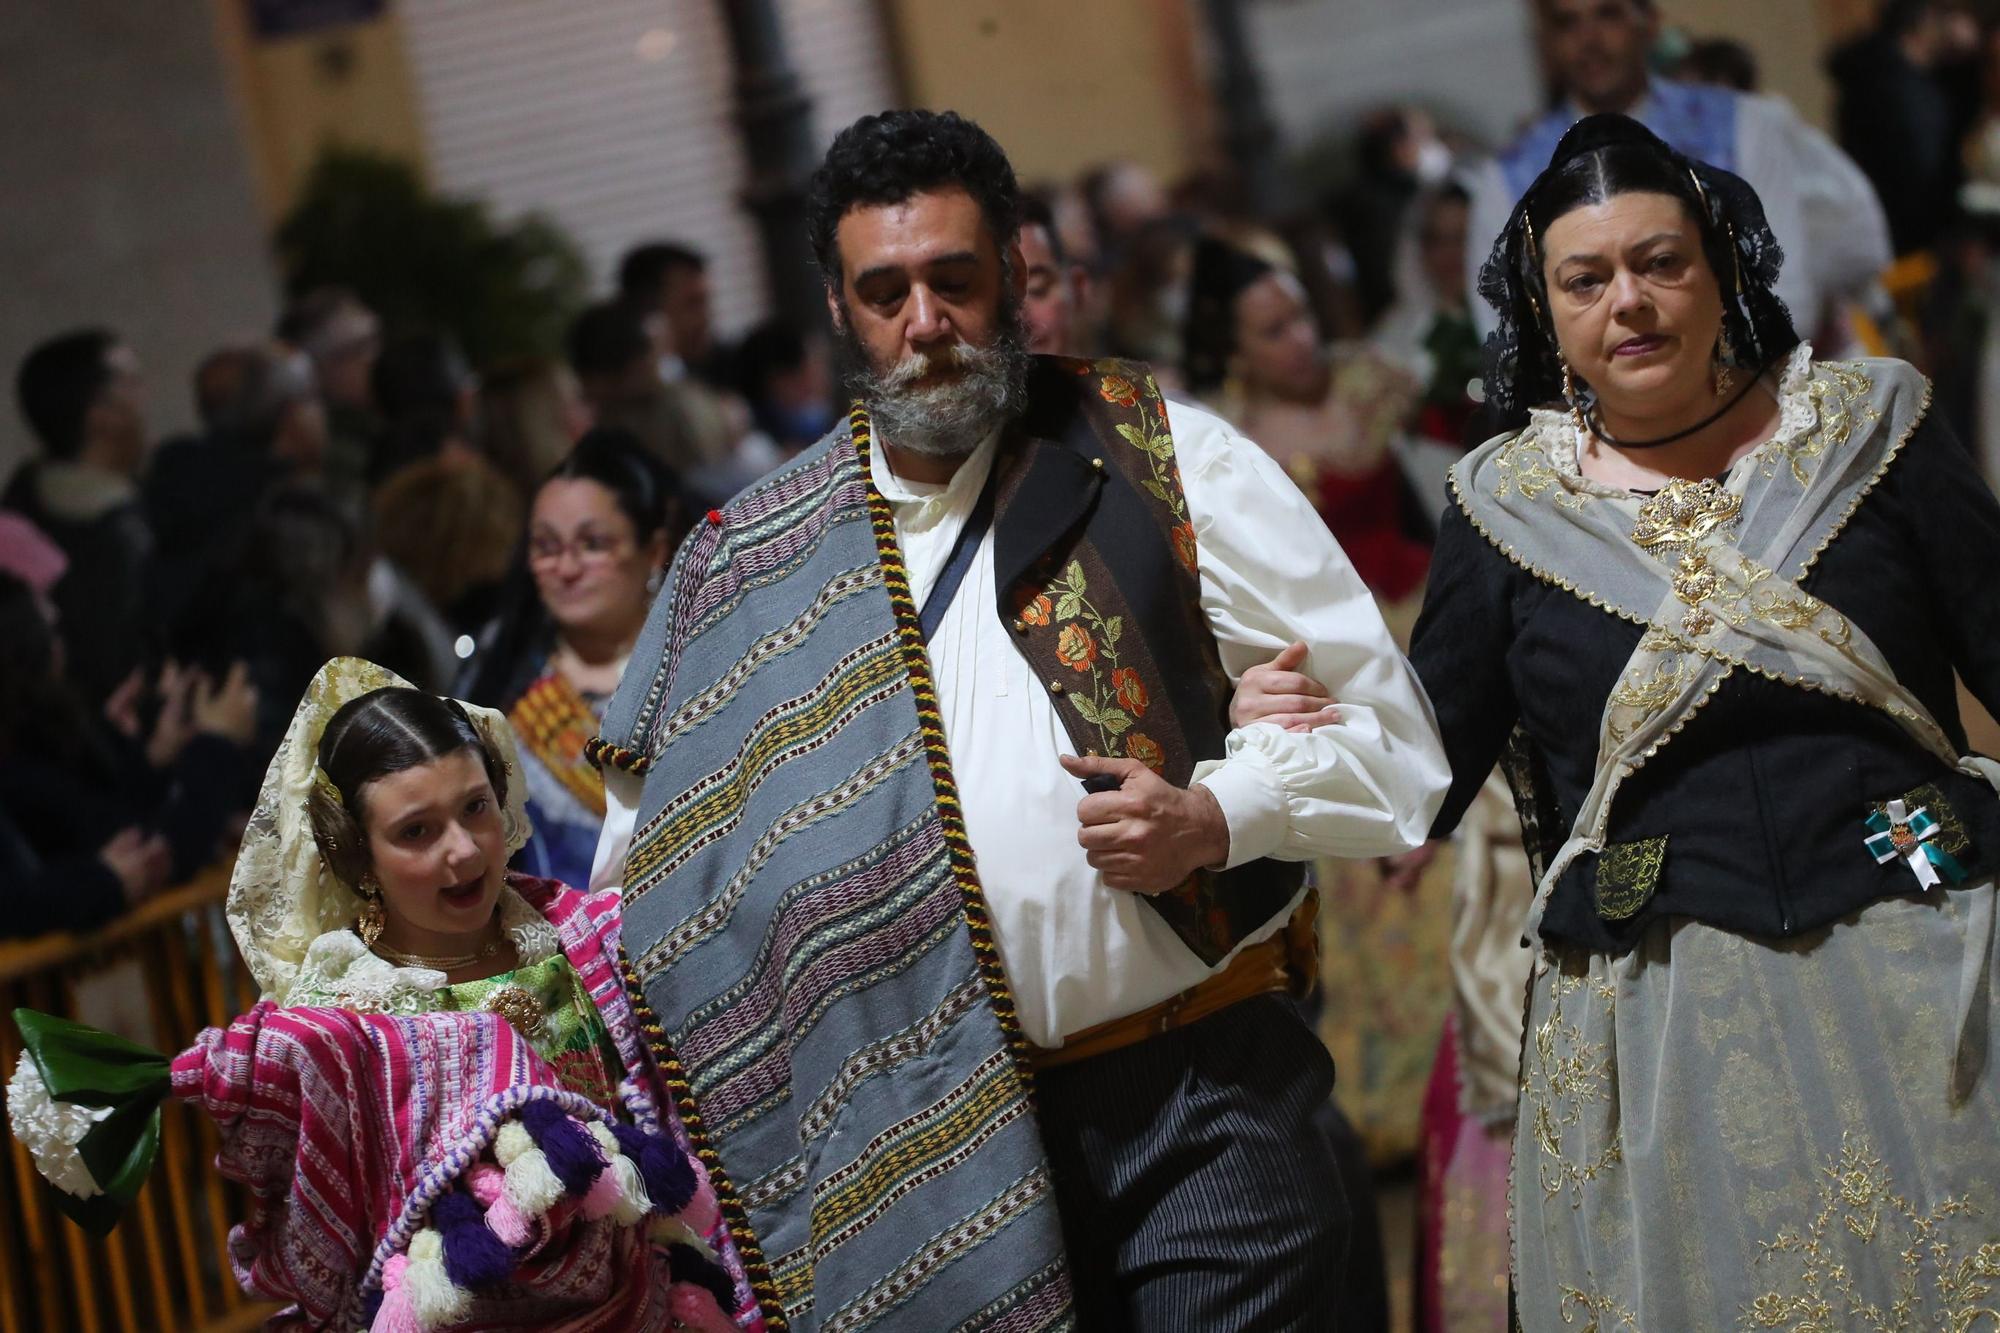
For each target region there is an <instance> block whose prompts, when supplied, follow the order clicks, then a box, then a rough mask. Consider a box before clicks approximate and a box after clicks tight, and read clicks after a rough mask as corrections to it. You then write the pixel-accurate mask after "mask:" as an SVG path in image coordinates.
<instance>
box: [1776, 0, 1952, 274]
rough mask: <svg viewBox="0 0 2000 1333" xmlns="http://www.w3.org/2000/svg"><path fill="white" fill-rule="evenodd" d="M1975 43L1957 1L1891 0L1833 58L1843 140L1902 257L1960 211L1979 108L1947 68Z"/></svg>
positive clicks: (1930, 240)
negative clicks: (1967, 145)
mask: <svg viewBox="0 0 2000 1333" xmlns="http://www.w3.org/2000/svg"><path fill="white" fill-rule="evenodd" d="M1978 41H1979V32H1978V27H1977V25H1976V24H1975V23H1974V22H1973V20H1972V16H1971V15H1970V14H1969V13H1967V12H1966V10H1965V7H1964V5H1963V4H1962V3H1960V0H1888V3H1886V4H1884V5H1883V6H1882V9H1881V12H1880V14H1879V16H1878V18H1877V20H1876V24H1875V28H1874V30H1873V31H1872V32H1870V33H1868V34H1867V35H1865V36H1863V37H1861V38H1858V39H1857V40H1855V41H1853V42H1851V43H1849V44H1848V45H1846V46H1844V47H1842V48H1841V49H1840V50H1838V51H1836V52H1835V53H1834V54H1833V56H1832V58H1831V59H1829V60H1828V61H1827V70H1828V72H1829V73H1830V74H1831V75H1832V76H1833V81H1834V84H1835V86H1836V88H1837V89H1838V91H1839V97H1838V100H1837V102H1836V105H1835V123H1836V124H1837V125H1838V126H1839V129H1840V142H1841V144H1842V145H1843V146H1844V147H1845V148H1846V149H1847V151H1848V152H1849V153H1851V154H1853V156H1854V160H1855V162H1856V163H1858V164H1859V165H1860V167H1861V169H1862V170H1863V171H1864V172H1866V173H1867V174H1868V179H1869V180H1871V181H1873V182H1874V184H1875V191H1876V193H1877V194H1879V195H1880V196H1881V199H1882V207H1883V209H1884V210H1885V211H1886V212H1887V213H1888V215H1889V235H1890V238H1891V240H1893V241H1894V243H1895V247H1896V253H1897V254H1899V255H1902V254H1910V253H1912V252H1914V251H1917V250H1924V249H1928V248H1930V247H1931V245H1933V244H1934V243H1935V242H1936V240H1937V238H1938V236H1939V234H1940V232H1941V231H1942V230H1943V228H1944V227H1945V226H1946V225H1947V224H1948V223H1949V222H1950V221H1951V219H1952V217H1953V216H1954V215H1955V211H1956V206H1957V194H1958V187H1959V183H1960V181H1961V179H1962V178H1963V176H1962V168H1961V166H1960V160H1959V146H1960V144H1961V142H1962V141H1963V139H1964V136H1965V131H1966V130H1967V128H1968V127H1969V125H1970V120H1971V114H1972V110H1973V108H1972V106H1971V105H1970V104H1969V99H1968V98H1967V96H1966V93H1967V91H1968V88H1967V87H1966V85H1965V82H1964V80H1963V79H1958V78H1952V79H1948V78H1947V76H1946V70H1947V67H1949V66H1959V67H1960V69H1959V70H1958V71H1957V73H1960V74H1962V73H1965V72H1966V71H1965V70H1964V68H1963V67H1964V65H1965V62H1966V60H1967V58H1968V57H1970V56H1971V55H1972V54H1973V52H1974V51H1975V50H1976V49H1977V46H1978ZM1753 183H1754V182H1753ZM1778 239H1779V240H1780V241H1783V240H1785V239H1786V238H1785V236H1784V233H1783V232H1780V233H1779V235H1778ZM1787 258H1788V259H1789V256H1788V257H1787Z"/></svg>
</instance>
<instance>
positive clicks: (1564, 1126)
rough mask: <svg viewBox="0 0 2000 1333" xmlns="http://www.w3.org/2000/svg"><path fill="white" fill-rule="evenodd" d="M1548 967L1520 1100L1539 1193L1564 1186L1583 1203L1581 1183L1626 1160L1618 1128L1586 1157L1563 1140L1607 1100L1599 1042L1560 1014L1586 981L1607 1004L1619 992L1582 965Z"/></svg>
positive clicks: (1606, 1066) (1607, 1072)
mask: <svg viewBox="0 0 2000 1333" xmlns="http://www.w3.org/2000/svg"><path fill="white" fill-rule="evenodd" d="M1579 966H1580V965H1579ZM1550 967H1551V969H1552V971H1551V972H1550V974H1549V978H1548V987H1549V1009H1548V1016H1547V1017H1545V1018H1544V1019H1543V1020H1542V1021H1541V1022H1540V1023H1539V1024H1537V1025H1536V1026H1535V1028H1534V1030H1533V1031H1532V1032H1531V1033H1529V1040H1530V1042H1531V1044H1532V1048H1533V1060H1532V1065H1531V1067H1530V1068H1529V1069H1527V1070H1524V1071H1523V1077H1522V1080H1521V1084H1522V1086H1521V1100H1522V1104H1523V1106H1524V1108H1525V1109H1526V1111H1527V1113H1528V1132H1529V1133H1530V1134H1531V1135H1532V1136H1533V1137H1534V1140H1535V1143H1536V1145H1537V1146H1538V1147H1539V1148H1540V1149H1541V1156H1540V1158H1539V1160H1538V1162H1537V1174H1538V1177H1539V1179H1540V1181H1541V1185H1542V1193H1543V1194H1544V1195H1546V1196H1547V1197H1549V1198H1554V1197H1555V1196H1556V1195H1557V1194H1560V1193H1561V1192H1562V1191H1563V1190H1564V1189H1565V1188H1567V1189H1569V1190H1570V1191H1571V1192H1572V1194H1573V1195H1574V1197H1575V1201H1576V1202H1577V1203H1581V1202H1582V1195H1583V1187H1584V1186H1585V1185H1586V1184H1588V1183H1590V1182H1591V1181H1593V1180H1596V1179H1597V1178H1598V1177H1599V1176H1600V1175H1603V1174H1604V1173H1605V1172H1607V1171H1609V1170H1610V1169H1611V1168H1612V1167H1613V1166H1615V1165H1617V1164H1618V1163H1619V1162H1620V1161H1622V1160H1624V1156H1625V1150H1624V1147H1623V1141H1622V1139H1621V1137H1620V1133H1619V1131H1617V1130H1613V1131H1612V1134H1611V1137H1610V1139H1609V1141H1608V1142H1606V1144H1605V1145H1604V1147H1603V1148H1601V1149H1599V1150H1598V1152H1597V1153H1596V1154H1595V1155H1593V1156H1592V1157H1590V1159H1589V1160H1587V1161H1586V1160H1584V1156H1583V1154H1582V1153H1581V1152H1580V1151H1576V1150H1574V1149H1570V1148H1568V1147H1567V1146H1566V1145H1565V1144H1564V1142H1563V1140H1564V1138H1565V1137H1566V1136H1567V1131H1570V1130H1573V1129H1577V1128H1579V1127H1580V1126H1582V1124H1583V1122H1584V1117H1585V1115H1586V1113H1587V1111H1588V1109H1589V1107H1590V1105H1591V1103H1593V1102H1609V1101H1610V1100H1611V1059H1610V1057H1609V1055H1607V1054H1606V1052H1605V1048H1604V1047H1603V1046H1602V1045H1597V1044H1592V1043H1591V1042H1589V1041H1587V1040H1585V1038H1584V1035H1583V1029H1582V1028H1581V1027H1579V1026H1578V1025H1577V1023H1576V1022H1575V1020H1573V1019H1571V1018H1568V1017H1566V1016H1565V1015H1564V1013H1563V1006H1564V1002H1565V1001H1566V1000H1568V999H1570V998H1571V997H1572V996H1576V995H1577V994H1578V993H1579V992H1580V991H1582V990H1583V989H1584V988H1585V987H1586V986H1589V987H1590V989H1591V991H1592V993H1593V994H1595V995H1596V996H1597V998H1598V999H1600V1000H1603V1001H1604V1002H1605V1004H1606V1005H1607V1006H1609V1005H1611V1004H1612V1003H1613V1002H1614V1000H1615V998H1616V994H1617V993H1616V992H1615V991H1613V990H1612V989H1611V987H1610V986H1609V985H1608V984H1606V983H1601V982H1600V983H1596V984H1593V983H1591V981H1590V980H1589V979H1588V978H1587V977H1585V976H1584V975H1583V973H1582V972H1581V971H1570V970H1567V968H1566V966H1565V964H1563V963H1561V962H1555V963H1552V964H1550ZM1607 1021H1609V1020H1608V1018H1607Z"/></svg>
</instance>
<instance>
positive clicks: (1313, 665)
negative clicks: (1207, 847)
mask: <svg viewBox="0 0 2000 1333" xmlns="http://www.w3.org/2000/svg"><path fill="white" fill-rule="evenodd" d="M1168 413H1169V419H1170V422H1171V424H1172V427H1173V433H1174V438H1175V441H1176V450H1177V452H1178V453H1179V454H1180V457H1181V465H1182V469H1183V480H1184V485H1185V489H1186V492H1187V497H1188V509H1189V516H1190V518H1191V520H1192V522H1193V524H1194V527H1195V534H1196V541H1197V547H1198V552H1199V554H1198V566H1199V572H1200V577H1201V600H1202V607H1203V610H1204V611H1205V612H1206V614H1207V617H1208V622H1209V626H1210V628H1211V630H1212V631H1213V632H1214V634H1215V638H1216V645H1217V648H1218V649H1219V651H1220V653H1221V658H1222V665H1223V668H1224V670H1225V671H1227V672H1228V673H1229V676H1230V678H1231V679H1232V680H1237V679H1240V678H1241V677H1242V674H1243V672H1244V671H1246V670H1248V669H1249V668H1250V667H1252V666H1254V665H1256V664H1258V663H1261V662H1266V661H1268V660H1270V659H1271V658H1272V657H1273V656H1275V655H1276V654H1277V653H1278V651H1279V650H1281V649H1282V648H1284V647H1285V646H1286V645H1287V644H1290V643H1292V642H1293V641H1295V640H1297V641H1302V642H1304V643H1305V644H1306V646H1307V657H1306V661H1305V663H1304V664H1303V665H1302V666H1301V667H1300V670H1301V671H1303V672H1304V673H1305V674H1307V675H1310V676H1313V677H1314V678H1316V679H1318V680H1320V681H1321V682H1323V683H1324V684H1325V685H1326V686H1327V688H1328V691H1329V692H1330V693H1331V694H1332V696H1333V697H1334V698H1336V699H1338V700H1339V701H1340V721H1339V722H1338V723H1336V724H1333V725H1329V726H1321V727H1316V728H1314V729H1313V730H1311V731H1306V732H1287V731H1284V730H1282V729H1281V728H1279V727H1277V726H1274V725H1271V724H1269V723H1257V724H1253V725H1251V726H1248V727H1239V728H1237V729H1235V730H1233V731H1231V732H1230V733H1229V736H1228V738H1227V741H1226V743H1225V753H1224V757H1223V758H1222V759H1221V760H1220V761H1209V762H1206V763H1203V764H1201V765H1199V766H1198V767H1197V768H1196V771H1195V778H1196V781H1197V782H1199V783H1200V784H1201V785H1203V786H1205V787H1207V788H1208V789H1209V791H1210V793H1211V794H1212V795H1214V797H1215V798H1216V801H1217V803H1218V804H1219V805H1220V806H1221V807H1222V811H1223V815H1224V818H1225V820H1226V821H1227V823H1228V826H1229V839H1230V849H1229V859H1228V861H1227V864H1228V865H1231V866H1235V865H1241V864H1243V863H1244V862H1246V861H1250V860H1254V859H1256V858H1258V857H1264V856H1273V857H1277V858H1279V859H1281V860H1289V861H1302V860H1308V859H1311V858H1313V857H1316V856H1345V857H1368V856H1379V855H1386V854H1391V853H1395V852H1400V851H1404V850H1407V849H1408V848H1410V847H1413V846H1416V845H1417V844H1419V843H1421V842H1422V841H1423V840H1424V836H1425V833H1426V831H1427V830H1428V828H1429V826H1430V822H1431V817H1432V814H1433V812H1434V811H1435V810H1436V808H1437V803H1438V801H1439V800H1441V799H1442V797H1443V795H1444V790H1445V787H1446V785H1447V783H1448V782H1449V778H1450V775H1449V772H1448V770H1447V769H1446V767H1445V760H1444V752H1443V750H1442V748H1441V747H1440V745H1439V743H1438V737H1437V731H1436V727H1435V725H1434V723H1433V721H1432V717H1431V709H1430V704H1429V702H1428V700H1426V699H1425V697H1424V692H1423V688H1422V686H1421V685H1419V684H1418V682H1417V678H1416V675H1415V673H1414V672H1412V671H1411V669H1410V666H1409V663H1408V662H1406V661H1405V660H1404V658H1403V656H1402V654H1401V653H1399V652H1398V651H1397V650H1396V646H1395V643H1394V641H1393V640H1392V639H1391V638H1390V636H1389V631H1388V628H1387V627H1386V626H1385V625H1384V624H1383V622H1382V616H1381V613H1380V612H1379V611H1378V610H1377V609H1376V605H1375V601H1374V598H1373V596H1372V595H1371V594H1370V593H1369V591H1368V589H1367V587H1366V586H1365V585H1364V584H1363V583H1362V582H1361V579H1360V577H1359V576H1358V575H1357V574H1356V573H1355V572H1354V568H1353V566H1352V565H1351V564H1349V562H1348V560H1347V557H1346V556H1345V555H1344V554H1343V553H1342V552H1341V550H1340V547H1339V544H1338V543H1336V542H1335V541H1334V539H1333V536H1332V534H1331V533H1329V532H1328V531H1327V529H1326V525H1325V524H1324V523H1323V522H1322V521H1321V520H1320V518H1319V516H1318V515H1317V514H1316V513H1315V512H1314V511H1313V508H1312V506H1311V505H1310V504H1309V503H1308V502H1307V500H1306V498H1305V496H1304V495H1303V494H1301V493H1300V491H1299V489H1298V487H1297V486H1296V485H1295V484H1293V482H1292V481H1291V480H1290V479H1289V478H1288V477H1286V476H1285V474H1284V472H1283V471H1282V470H1281V469H1280V468H1279V467H1278V465H1277V464H1276V463H1275V462H1273V461H1272V460H1271V458H1270V457H1269V456H1268V455H1266V454H1265V453H1264V452H1263V450H1261V449H1260V448H1258V447H1257V446H1256V445H1255V444H1253V443H1251V442H1250V441H1249V440H1246V439H1244V438H1243V437H1242V436H1240V435H1238V434H1236V433H1235V432H1234V431H1233V430H1231V429H1230V428H1229V427H1228V426H1226V425H1224V424H1223V423H1222V422H1221V421H1220V420H1218V419H1216V418H1215V417H1213V416H1210V415H1209V414H1207V413H1205V412H1201V411H1199V410H1198V409H1193V408H1185V407H1182V406H1181V405H1179V404H1170V405H1169V407H1168Z"/></svg>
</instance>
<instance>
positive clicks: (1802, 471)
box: [1759, 361, 1881, 486]
mask: <svg viewBox="0 0 2000 1333" xmlns="http://www.w3.org/2000/svg"><path fill="white" fill-rule="evenodd" d="M1817 369H1818V371H1819V373H1818V374H1817V375H1814V376H1813V378H1812V380H1811V382H1810V383H1808V384H1807V385H1806V389H1805V391H1806V395H1807V396H1808V397H1809V398H1811V399H1812V401H1813V409H1814V412H1815V413H1816V415H1817V417H1818V424H1817V425H1816V426H1814V428H1813V429H1812V430H1811V431H1809V432H1807V434H1806V436H1805V438H1804V439H1801V440H1797V441H1791V440H1785V439H1774V440H1772V441H1771V442H1770V444H1769V446H1768V447H1767V448H1766V449H1764V450H1762V451H1761V452H1762V453H1763V455H1764V456H1763V459H1762V461H1761V462H1760V463H1759V467H1760V468H1761V470H1762V471H1763V473H1764V475H1765V476H1767V477H1774V476H1776V475H1777V474H1778V463H1779V460H1780V459H1782V460H1784V462H1785V463H1786V464H1788V465H1789V466H1790V467H1791V470H1792V478H1793V480H1795V481H1797V482H1798V483H1799V485H1801V486H1803V485H1805V484H1806V483H1807V482H1808V481H1810V480H1811V479H1812V475H1811V473H1810V471H1809V470H1808V469H1807V468H1806V464H1807V463H1808V462H1814V461H1817V460H1818V459H1819V458H1820V457H1821V456H1823V455H1824V454H1825V453H1826V451H1827V450H1828V449H1829V448H1832V449H1838V448H1843V447H1845V446H1846V444H1847V442H1848V440H1849V439H1850V438H1852V436H1853V434H1854V428H1855V427H1856V426H1868V425H1873V424H1874V423H1875V421H1876V420H1877V419H1878V418H1879V417H1880V416H1881V413H1880V411H1879V410H1877V409H1876V408H1875V407H1873V406H1868V407H1863V408H1862V409H1860V410H1859V411H1856V410H1855V406H1854V405H1855V404H1856V403H1857V402H1860V401H1862V400H1863V399H1865V398H1866V397H1867V396H1868V395H1869V394H1870V393H1872V392H1874V389H1875V383H1874V381H1873V380H1871V379H1869V377H1868V375H1867V374H1866V373H1865V372H1864V371H1862V370H1861V368H1860V367H1859V366H1858V365H1857V364H1855V363H1853V362H1842V361H1822V362H1820V363H1819V366H1818V367H1817Z"/></svg>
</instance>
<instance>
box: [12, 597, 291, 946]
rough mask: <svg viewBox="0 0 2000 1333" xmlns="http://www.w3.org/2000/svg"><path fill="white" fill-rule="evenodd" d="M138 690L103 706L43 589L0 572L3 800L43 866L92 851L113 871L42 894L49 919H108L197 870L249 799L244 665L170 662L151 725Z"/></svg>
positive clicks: (252, 704) (248, 693) (249, 709)
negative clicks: (195, 666) (212, 673)
mask: <svg viewBox="0 0 2000 1333" xmlns="http://www.w3.org/2000/svg"><path fill="white" fill-rule="evenodd" d="M138 693H139V692H138V691H137V690H136V689H128V690H126V691H122V692H121V693H120V695H119V696H116V697H114V698H113V699H112V700H111V701H110V703H109V706H108V707H107V708H105V709H103V710H100V709H98V708H97V707H96V706H94V705H92V704H90V703H88V702H87V701H85V700H84V699H83V698H82V697H81V696H80V695H78V694H77V693H76V691H75V690H74V689H73V688H72V687H71V686H70V684H69V682H68V680H67V679H66V677H65V674H64V655H63V651H62V645H61V640H60V638H59V637H58V635H57V633H56V628H55V626H53V625H51V624H50V623H49V622H48V620H47V618H46V616H45V614H44V610H43V608H42V606H41V605H40V604H39V602H38V600H37V598H36V596H35V593H34V591H33V590H32V589H30V588H29V587H28V586H27V585H26V584H24V583H23V582H21V580H19V579H17V578H15V577H14V576H13V575H11V574H0V808H4V809H5V811H6V813H7V816H8V819H9V822H10V823H11V824H12V826H13V831H14V832H16V833H18V834H19V835H20V837H21V840H22V843H23V844H24V845H25V848H26V849H27V850H28V851H29V852H31V853H32V856H33V860H34V862H35V863H37V864H39V865H40V866H42V867H47V866H50V865H53V864H56V863H64V864H68V865H72V866H74V865H77V864H79V863H81V862H83V861H85V860H86V859H92V858H97V859H101V860H102V861H103V862H104V870H105V872H107V873H99V874H94V875H86V876H85V877H84V879H83V881H82V882H80V883H79V884H77V885H76V886H75V888H74V891H75V892H76V893H77V894H79V895H80V896H87V897H88V899H89V901H88V902H87V903H77V904H69V905H63V904H46V903H45V904H41V905H39V912H40V915H41V916H42V917H43V919H44V920H45V921H46V920H48V919H49V918H51V917H59V918H64V919H63V920H61V921H59V922H56V923H53V924H63V925H69V926H72V927H75V928H86V927H88V926H91V925H101V924H103V923H104V921H105V920H106V919H108V917H109V916H112V915H115V914H116V912H117V910H118V909H119V908H121V907H122V906H123V905H125V903H126V902H128V901H131V900H133V899H136V898H138V897H143V896H144V895H145V894H146V893H147V892H150V891H151V890H152V889H155V888H158V887H159V886H160V885H161V884H162V883H168V882H177V881H180V880H183V879H186V878H188V877H189V876H191V875H193V874H194V872H195V871H197V870H199V869H201V868H202V867H203V866H205V865H207V864H208V863H209V862H210V861H212V860H213V859H214V858H215V857H216V855H217V854H218V853H219V852H220V851H221V849H222V847H223V845H224V843H225V841H226V840H227V838H228V837H229V836H230V834H231V833H232V831H233V827H232V826H233V824H234V822H235V820H236V819H237V818H239V817H240V816H241V815H242V814H243V813H244V812H246V811H247V809H248V807H249V797H250V794H251V793H250V769H249V767H248V765H247V763H246V762H245V757H244V747H245V746H246V745H248V744H249V743H250V741H251V739H252V735H253V728H254V723H255V719H256V707H257V697H256V691H255V689H254V688H253V687H252V686H251V685H250V682H249V677H248V674H247V672H246V671H245V670H244V668H243V667H242V666H240V665H239V666H237V667H235V668H233V669H232V670H231V671H230V672H229V673H228V675H226V676H225V677H224V678H223V679H222V680H220V681H216V680H214V679H211V678H210V677H208V676H206V675H204V674H203V673H200V672H195V671H184V670H182V669H180V668H178V667H175V666H172V665H169V666H168V668H167V669H166V670H165V671H164V672H163V673H162V675H161V679H160V682H159V707H158V709H157V712H156V716H155V718H154V720H153V722H152V724H151V726H150V727H147V726H144V725H142V723H141V721H140V709H139V708H138V706H137V705H138V700H137V695H138ZM155 835H157V841H156V840H155ZM14 850H15V851H16V853H17V854H18V852H19V851H20V848H16V849H14ZM113 880H116V881H117V882H118V888H117V890H116V892H115V893H114V892H112V891H111V890H112V881H113Z"/></svg>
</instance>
